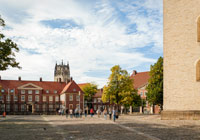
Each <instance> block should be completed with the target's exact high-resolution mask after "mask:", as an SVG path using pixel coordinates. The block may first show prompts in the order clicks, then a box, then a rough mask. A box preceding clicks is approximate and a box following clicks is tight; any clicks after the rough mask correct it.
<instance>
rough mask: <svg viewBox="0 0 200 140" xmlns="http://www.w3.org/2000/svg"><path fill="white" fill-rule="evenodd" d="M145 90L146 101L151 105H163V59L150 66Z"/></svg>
mask: <svg viewBox="0 0 200 140" xmlns="http://www.w3.org/2000/svg"><path fill="white" fill-rule="evenodd" d="M146 89H147V100H148V102H149V103H150V104H153V105H160V106H161V107H162V105H163V58H162V57H160V58H159V59H158V61H157V62H156V63H155V64H154V65H151V70H150V79H149V83H148V86H147V87H146Z"/></svg>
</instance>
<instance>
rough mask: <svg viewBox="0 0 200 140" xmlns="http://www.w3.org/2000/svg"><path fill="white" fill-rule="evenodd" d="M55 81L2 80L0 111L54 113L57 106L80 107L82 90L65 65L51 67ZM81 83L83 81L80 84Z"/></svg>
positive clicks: (82, 105) (0, 82)
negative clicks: (53, 70)
mask: <svg viewBox="0 0 200 140" xmlns="http://www.w3.org/2000/svg"><path fill="white" fill-rule="evenodd" d="M54 76H55V77H54V79H55V81H43V80H42V78H40V80H39V81H25V80H22V79H21V77H19V79H18V80H2V79H1V77H0V86H1V92H0V112H1V113H2V112H3V111H6V112H7V113H8V114H13V113H15V114H30V113H33V114H55V113H56V111H57V110H58V109H65V108H68V109H75V108H77V107H78V108H79V106H80V108H81V109H82V110H83V109H84V97H83V96H84V95H83V91H82V90H81V88H80V87H79V85H78V84H76V82H75V81H74V80H73V79H72V78H70V70H69V64H67V65H64V64H63V62H62V64H61V65H57V64H56V66H55V75H54ZM80 85H83V84H80Z"/></svg>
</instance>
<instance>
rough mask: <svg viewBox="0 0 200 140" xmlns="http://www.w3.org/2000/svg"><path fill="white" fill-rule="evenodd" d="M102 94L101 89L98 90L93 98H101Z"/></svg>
mask: <svg viewBox="0 0 200 140" xmlns="http://www.w3.org/2000/svg"><path fill="white" fill-rule="evenodd" d="M102 94H103V89H99V90H98V91H97V93H96V94H95V95H94V96H93V97H94V98H101V97H102Z"/></svg>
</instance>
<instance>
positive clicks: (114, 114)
mask: <svg viewBox="0 0 200 140" xmlns="http://www.w3.org/2000/svg"><path fill="white" fill-rule="evenodd" d="M112 114H113V121H114V122H115V119H116V110H115V108H113V111H112Z"/></svg>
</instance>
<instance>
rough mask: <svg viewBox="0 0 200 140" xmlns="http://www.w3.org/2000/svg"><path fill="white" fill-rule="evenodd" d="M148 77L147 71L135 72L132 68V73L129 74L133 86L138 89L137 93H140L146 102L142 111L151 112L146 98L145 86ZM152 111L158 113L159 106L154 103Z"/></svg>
mask: <svg viewBox="0 0 200 140" xmlns="http://www.w3.org/2000/svg"><path fill="white" fill-rule="evenodd" d="M149 78H150V75H149V71H146V72H137V71H136V70H133V73H132V74H131V79H133V86H134V88H135V89H137V91H138V95H140V97H141V99H142V104H143V101H145V102H146V106H145V107H144V109H143V112H148V113H150V112H151V107H150V105H149V104H148V101H147V100H146V99H147V95H146V94H147V90H146V87H147V85H148V80H149ZM154 113H156V114H158V113H160V107H159V106H157V105H155V106H154Z"/></svg>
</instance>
